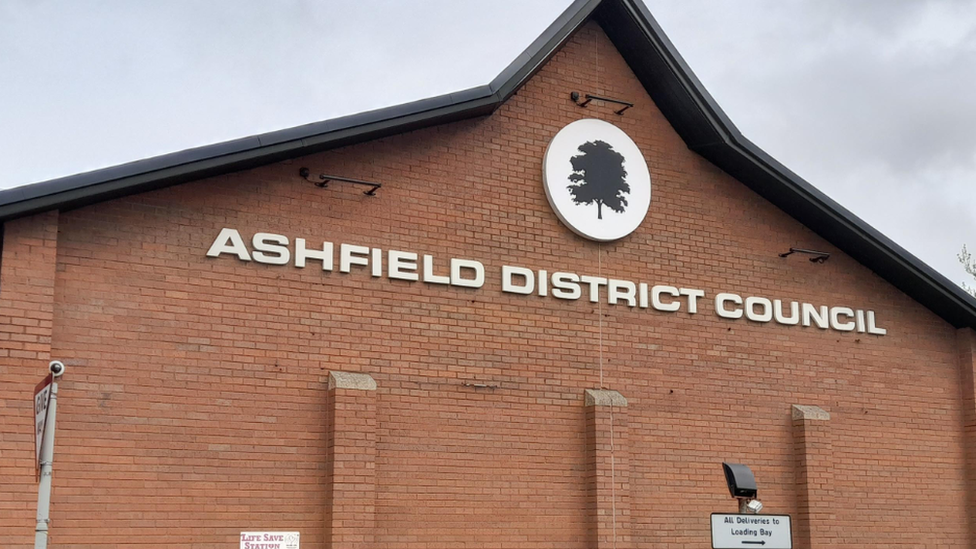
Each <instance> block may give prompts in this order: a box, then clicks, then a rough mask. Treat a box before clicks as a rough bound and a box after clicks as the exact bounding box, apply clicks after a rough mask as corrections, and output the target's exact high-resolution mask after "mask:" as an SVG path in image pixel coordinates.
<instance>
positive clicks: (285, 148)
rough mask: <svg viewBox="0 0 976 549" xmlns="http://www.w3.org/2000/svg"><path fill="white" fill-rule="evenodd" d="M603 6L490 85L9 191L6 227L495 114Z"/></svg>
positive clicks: (555, 29)
mask: <svg viewBox="0 0 976 549" xmlns="http://www.w3.org/2000/svg"><path fill="white" fill-rule="evenodd" d="M600 1H601V0H577V1H576V2H574V3H573V4H572V5H571V6H570V7H569V8H567V9H566V10H564V11H563V13H562V14H561V15H560V16H559V18H558V19H557V20H556V21H555V22H554V23H553V24H551V25H549V27H548V28H547V29H546V30H545V32H543V33H542V35H540V36H539V37H538V38H536V39H535V40H534V41H533V42H532V44H530V45H529V47H528V48H526V49H525V51H524V52H522V54H521V55H519V56H518V57H517V58H516V59H515V60H514V61H513V62H512V63H510V64H509V65H508V66H507V67H506V68H505V69H504V70H503V71H502V72H501V73H500V74H499V75H498V76H497V77H496V78H495V79H494V80H492V81H491V83H489V84H487V85H484V86H478V87H476V88H471V89H468V90H463V91H460V92H455V93H450V94H446V95H441V96H437V97H431V98H428V99H422V100H419V101H414V102H411V103H405V104H402V105H395V106H392V107H387V108H383V109H378V110H374V111H368V112H364V113H359V114H353V115H350V116H344V117H341V118H334V119H331V120H325V121H322V122H315V123H312V124H305V125H302V126H297V127H294V128H288V129H284V130H278V131H273V132H269V133H265V134H261V135H256V136H251V137H245V138H242V139H235V140H233V141H227V142H223V143H217V144H214V145H207V146H204V147H198V148H194V149H188V150H185V151H180V152H176V153H172V154H166V155H162V156H157V157H153V158H147V159H144V160H138V161H135V162H130V163H127V164H121V165H118V166H113V167H110V168H105V169H101V170H95V171H91V172H86V173H82V174H78V175H72V176H68V177H63V178H59V179H53V180H50V181H45V182H41V183H34V184H32V185H25V186H22V187H15V188H13V189H8V190H3V191H0V222H3V221H6V220H8V219H14V218H17V217H22V216H25V215H30V214H33V213H38V212H42V211H46V210H50V209H55V208H57V209H61V210H68V209H73V208H78V207H81V206H85V205H88V204H93V203H96V202H100V201H103V200H109V199H112V198H119V197H122V196H126V195H130V194H135V193H140V192H145V191H149V190H153V189H159V188H162V187H167V186H170V185H176V184H179V183H185V182H187V181H192V180H194V179H202V178H205V177H211V176H215V175H220V174H225V173H230V172H235V171H239V170H243V169H247V168H252V167H256V166H260V165H263V164H268V163H271V162H277V161H280V160H286V159H288V158H295V157H299V156H304V155H308V154H313V153H316V152H321V151H324V150H328V149H333V148H337V147H343V146H346V145H352V144H354V143H360V142H363V141H369V140H373V139H378V138H381V137H386V136H389V135H394V134H398V133H403V132H407V131H411V130H415V129H420V128H425V127H429V126H435V125H439V124H444V123H447V122H455V121H459V120H464V119H468V118H476V117H479V116H484V115H487V114H490V113H491V112H493V111H494V110H495V109H496V108H498V106H499V105H501V104H502V103H504V102H505V100H507V99H508V98H509V97H511V95H512V94H514V93H515V92H516V91H517V90H518V89H519V88H520V87H521V86H522V84H524V83H525V81H526V80H528V79H529V78H531V77H532V75H534V74H535V73H536V71H538V69H539V68H540V67H541V66H542V65H544V64H545V63H546V61H548V60H549V58H550V57H551V56H552V55H553V54H555V52H556V51H558V50H559V47H560V46H561V45H562V44H563V43H564V42H565V41H566V40H567V39H568V38H569V37H570V36H572V34H573V33H574V32H575V31H576V30H577V29H578V28H579V27H580V25H582V24H583V23H584V22H586V21H587V19H588V18H589V16H590V13H591V12H592V11H593V10H594V9H595V8H596V7H597V6H598V5H599V4H600Z"/></svg>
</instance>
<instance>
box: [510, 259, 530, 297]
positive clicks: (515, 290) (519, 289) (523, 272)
mask: <svg viewBox="0 0 976 549" xmlns="http://www.w3.org/2000/svg"><path fill="white" fill-rule="evenodd" d="M515 275H518V276H519V277H521V278H522V284H516V283H515V281H514V280H513V276H515ZM534 290H535V275H534V274H533V273H532V270H531V269H526V268H525V267H510V266H508V265H503V266H502V291H503V292H508V293H510V294H523V295H529V294H531V293H532V292H533V291H534Z"/></svg>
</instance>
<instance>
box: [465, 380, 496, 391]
mask: <svg viewBox="0 0 976 549" xmlns="http://www.w3.org/2000/svg"><path fill="white" fill-rule="evenodd" d="M461 386H463V387H469V388H471V389H497V388H498V387H499V386H498V385H492V384H490V383H470V382H467V381H463V382H461Z"/></svg>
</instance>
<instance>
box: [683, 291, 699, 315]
mask: <svg viewBox="0 0 976 549" xmlns="http://www.w3.org/2000/svg"><path fill="white" fill-rule="evenodd" d="M678 293H679V294H681V295H685V296H688V313H689V314H695V313H697V312H698V298H700V297H705V292H704V291H703V290H692V289H690V288H680V289H679V290H678Z"/></svg>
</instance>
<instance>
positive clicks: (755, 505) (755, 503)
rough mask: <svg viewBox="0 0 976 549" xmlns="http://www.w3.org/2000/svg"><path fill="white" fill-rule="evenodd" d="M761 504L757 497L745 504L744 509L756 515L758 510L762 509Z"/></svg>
mask: <svg viewBox="0 0 976 549" xmlns="http://www.w3.org/2000/svg"><path fill="white" fill-rule="evenodd" d="M762 508H763V504H762V502H761V501H759V500H758V499H754V500H752V501H750V502H749V503H747V504H746V509H748V510H749V512H750V513H752V514H753V515H758V514H759V511H762Z"/></svg>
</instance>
